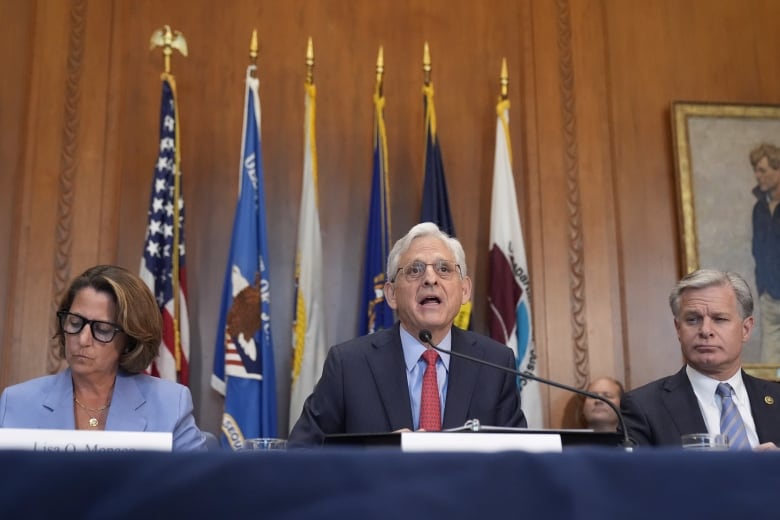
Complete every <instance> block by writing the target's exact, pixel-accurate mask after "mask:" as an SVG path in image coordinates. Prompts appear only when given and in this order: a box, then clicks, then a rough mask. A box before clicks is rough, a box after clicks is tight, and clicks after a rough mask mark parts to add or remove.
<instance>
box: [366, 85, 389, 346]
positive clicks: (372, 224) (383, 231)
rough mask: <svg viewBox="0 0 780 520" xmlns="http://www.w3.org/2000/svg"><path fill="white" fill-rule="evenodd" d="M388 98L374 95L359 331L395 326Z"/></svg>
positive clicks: (367, 332) (371, 331) (372, 330)
mask: <svg viewBox="0 0 780 520" xmlns="http://www.w3.org/2000/svg"><path fill="white" fill-rule="evenodd" d="M384 104H385V98H384V97H383V96H381V95H380V94H379V93H378V92H377V93H376V94H374V172H373V177H372V181H371V206H370V208H369V210H368V211H369V213H368V236H367V239H366V261H365V271H364V273H363V295H362V298H361V304H360V329H359V331H358V332H359V334H360V335H363V334H371V333H373V332H376V331H377V330H380V329H387V328H390V327H392V326H393V310H392V309H391V308H390V307H389V306H388V305H387V302H386V301H385V294H384V285H385V262H386V261H387V254H388V253H389V252H390V206H389V185H388V179H387V134H386V132H385V120H384Z"/></svg>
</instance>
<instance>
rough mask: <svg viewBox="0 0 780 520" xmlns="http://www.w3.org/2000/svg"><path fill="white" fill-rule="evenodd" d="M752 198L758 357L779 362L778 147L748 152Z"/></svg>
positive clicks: (779, 176) (779, 153)
mask: <svg viewBox="0 0 780 520" xmlns="http://www.w3.org/2000/svg"><path fill="white" fill-rule="evenodd" d="M750 164H751V166H752V167H753V173H754V174H755V177H756V187H755V188H753V195H755V197H756V203H755V205H754V206H753V241H752V250H753V260H754V261H755V276H756V289H757V291H758V308H759V314H760V318H759V319H760V322H759V323H760V329H761V357H762V359H763V360H764V361H765V362H768V363H777V362H780V211H778V210H777V205H778V202H780V148H778V147H777V146H774V145H772V144H767V143H763V144H761V145H759V146H757V147H756V148H754V149H753V150H752V151H751V152H750Z"/></svg>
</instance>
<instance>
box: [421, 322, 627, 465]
mask: <svg viewBox="0 0 780 520" xmlns="http://www.w3.org/2000/svg"><path fill="white" fill-rule="evenodd" d="M417 337H418V338H420V341H422V342H423V343H425V344H426V345H428V346H430V347H431V348H432V349H433V350H436V351H437V352H441V353H442V354H448V355H450V356H455V357H459V358H463V359H468V360H469V361H473V362H474V363H479V364H480V365H485V366H489V367H493V368H497V369H498V370H503V371H504V372H508V373H510V374H513V375H516V376H519V377H522V378H525V379H530V380H532V381H537V382H539V383H543V384H545V385H550V386H554V387H556V388H560V389H561V390H566V391H569V392H572V393H575V394H578V395H582V396H585V397H590V398H591V399H596V400H597V401H601V402H603V403H604V404H606V405H607V406H609V407H610V408H611V409H612V411H613V412H615V415H617V418H618V421H620V429H621V430H623V447H624V448H626V449H629V450H630V449H631V448H633V447H634V446H635V445H636V443H634V441H632V440H631V438H630V437H629V436H628V429H627V428H626V423H625V421H624V420H623V414H621V413H620V410H619V409H618V407H617V406H615V403H613V402H612V401H610V400H609V399H607V398H606V397H604V396H602V395H599V394H595V393H593V392H588V391H587V390H580V389H579V388H575V387H573V386H569V385H564V384H563V383H558V382H557V381H551V380H549V379H545V378H543V377H539V376H537V375H534V374H532V373H530V372H521V371H519V370H514V369H512V368H509V367H505V366H503V365H497V364H495V363H491V362H490V361H485V360H484V359H479V358H475V357H473V356H469V355H468V354H461V353H460V352H454V351H451V350H445V349H443V348H441V347H438V346H436V345H434V344H433V342H432V341H431V340H432V339H433V334H431V331H430V330H428V329H422V330H421V331H420V333H419V334H418V335H417Z"/></svg>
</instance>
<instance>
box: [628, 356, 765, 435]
mask: <svg viewBox="0 0 780 520" xmlns="http://www.w3.org/2000/svg"><path fill="white" fill-rule="evenodd" d="M742 381H744V383H745V388H746V389H747V393H748V397H749V399H750V411H751V413H752V414H753V421H754V422H755V424H756V433H757V434H758V440H759V442H762V443H763V442H770V441H771V442H774V443H775V444H777V445H778V446H780V384H777V383H773V382H771V381H765V380H763V379H758V378H755V377H752V376H749V375H748V374H746V373H745V372H742ZM620 409H621V412H622V414H623V417H624V419H625V421H626V428H627V429H628V433H629V436H630V437H631V438H632V439H633V440H634V441H635V442H636V443H637V444H639V445H651V446H660V445H669V446H680V442H681V441H680V437H681V436H682V435H685V434H688V433H702V432H706V431H707V426H706V424H705V423H704V417H703V416H702V414H701V410H700V409H699V403H698V401H697V400H696V394H695V393H694V392H693V386H691V382H690V380H689V379H688V374H686V373H685V367H683V368H682V369H681V370H680V371H679V372H677V373H676V374H674V375H672V376H668V377H664V378H661V379H658V380H657V381H653V382H651V383H648V384H646V385H645V386H642V387H640V388H637V389H635V390H632V391H630V392H627V393H626V394H625V395H623V398H622V400H621V402H620Z"/></svg>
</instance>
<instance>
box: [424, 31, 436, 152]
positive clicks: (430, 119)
mask: <svg viewBox="0 0 780 520" xmlns="http://www.w3.org/2000/svg"><path fill="white" fill-rule="evenodd" d="M432 70H433V65H431V49H430V47H429V46H428V42H425V45H424V46H423V95H424V96H425V127H426V129H427V128H430V130H431V132H430V134H431V138H432V139H433V140H434V142H435V141H436V111H435V110H434V108H433V82H432V81H431V71H432Z"/></svg>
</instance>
